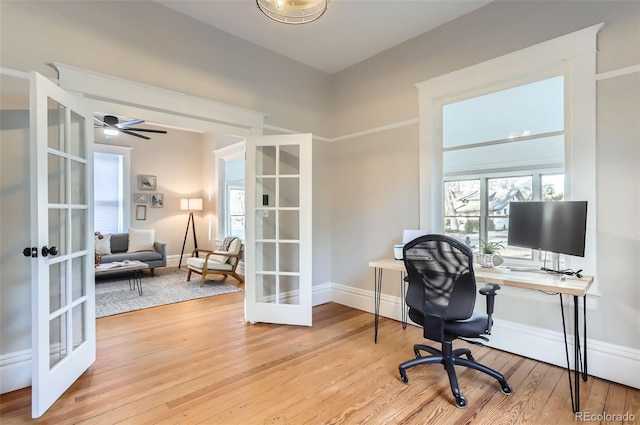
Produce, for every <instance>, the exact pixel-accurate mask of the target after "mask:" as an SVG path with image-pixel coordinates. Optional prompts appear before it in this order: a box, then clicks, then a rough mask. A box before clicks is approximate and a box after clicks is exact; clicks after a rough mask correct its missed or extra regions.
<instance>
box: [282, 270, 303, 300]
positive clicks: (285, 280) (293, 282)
mask: <svg viewBox="0 0 640 425" xmlns="http://www.w3.org/2000/svg"><path fill="white" fill-rule="evenodd" d="M278 304H294V305H299V304H300V276H280V300H279V302H278Z"/></svg>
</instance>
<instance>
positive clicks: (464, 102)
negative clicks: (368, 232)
mask: <svg viewBox="0 0 640 425" xmlns="http://www.w3.org/2000/svg"><path fill="white" fill-rule="evenodd" d="M478 92H479V94H478ZM564 104H565V102H564V77H563V76H562V75H559V76H552V77H548V78H547V77H545V78H539V79H533V80H531V78H528V79H527V80H525V81H512V82H510V84H509V87H504V85H500V86H499V87H497V88H494V87H483V88H482V89H479V90H477V91H476V92H473V91H472V92H469V93H467V94H466V96H465V97H464V98H462V99H456V100H455V101H453V102H451V103H447V104H445V105H443V107H442V167H443V173H442V176H443V184H444V188H443V191H442V193H443V197H444V199H443V200H442V206H443V217H444V223H443V224H444V231H445V233H446V234H449V235H450V236H453V237H455V238H457V239H459V240H461V241H463V242H464V243H466V244H467V245H469V246H470V247H471V248H472V249H474V250H477V249H478V247H479V242H480V240H482V241H486V242H496V243H500V244H502V245H503V246H504V249H503V250H502V251H501V253H502V255H503V256H505V257H511V258H513V259H519V260H537V258H536V255H537V253H535V252H532V251H531V250H528V249H522V248H517V247H509V246H507V233H508V224H509V203H510V202H514V201H517V202H526V201H534V200H562V199H563V198H564V145H565V134H564V132H565V131H564Z"/></svg>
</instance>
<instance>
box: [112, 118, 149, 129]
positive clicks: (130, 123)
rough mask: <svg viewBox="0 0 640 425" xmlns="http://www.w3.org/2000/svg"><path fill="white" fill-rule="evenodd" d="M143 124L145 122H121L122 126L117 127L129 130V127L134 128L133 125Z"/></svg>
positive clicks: (117, 125)
mask: <svg viewBox="0 0 640 425" xmlns="http://www.w3.org/2000/svg"><path fill="white" fill-rule="evenodd" d="M143 122H144V120H131V121H126V122H121V123H120V124H116V127H118V128H127V127H129V126H132V125H136V124H142V123H143ZM127 129H128V128H127Z"/></svg>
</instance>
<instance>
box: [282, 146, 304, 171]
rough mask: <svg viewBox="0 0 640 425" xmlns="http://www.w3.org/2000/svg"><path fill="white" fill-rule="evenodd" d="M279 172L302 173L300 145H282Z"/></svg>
mask: <svg viewBox="0 0 640 425" xmlns="http://www.w3.org/2000/svg"><path fill="white" fill-rule="evenodd" d="M278 174H280V175H282V174H300V146H298V145H284V146H281V147H280V169H279V173H278Z"/></svg>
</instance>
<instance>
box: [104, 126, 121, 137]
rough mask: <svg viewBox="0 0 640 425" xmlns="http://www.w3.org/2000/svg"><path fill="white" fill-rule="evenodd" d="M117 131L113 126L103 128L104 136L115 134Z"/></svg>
mask: <svg viewBox="0 0 640 425" xmlns="http://www.w3.org/2000/svg"><path fill="white" fill-rule="evenodd" d="M119 133H120V132H119V131H118V130H117V129H115V128H108V127H105V128H104V135H105V136H117V135H118V134H119Z"/></svg>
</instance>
